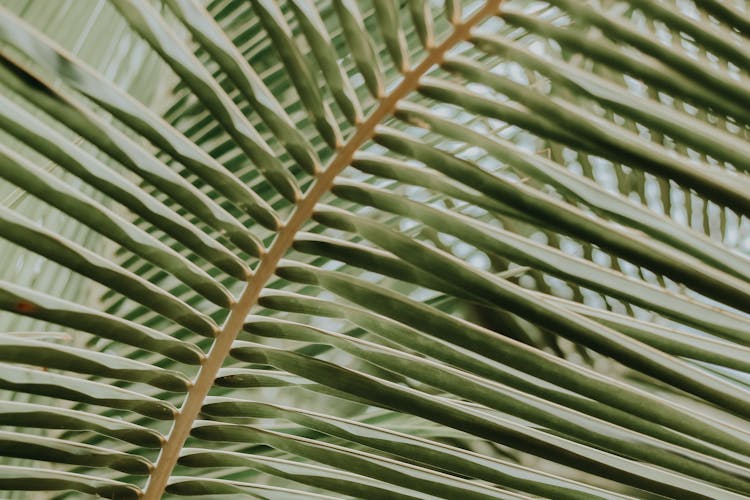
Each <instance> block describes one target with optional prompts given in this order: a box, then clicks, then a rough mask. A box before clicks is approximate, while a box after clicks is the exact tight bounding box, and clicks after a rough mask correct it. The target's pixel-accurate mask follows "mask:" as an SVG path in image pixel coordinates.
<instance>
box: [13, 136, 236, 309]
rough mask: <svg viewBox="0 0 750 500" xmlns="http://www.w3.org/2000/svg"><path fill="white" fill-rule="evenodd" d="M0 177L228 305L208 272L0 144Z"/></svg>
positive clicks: (225, 294) (212, 299)
mask: <svg viewBox="0 0 750 500" xmlns="http://www.w3.org/2000/svg"><path fill="white" fill-rule="evenodd" d="M0 162H2V163H3V168H2V169H0V177H2V178H4V179H6V180H8V181H10V182H12V183H13V184H15V185H17V186H19V187H21V188H23V189H25V190H27V191H28V192H30V193H32V194H34V195H35V196H36V197H38V198H39V199H42V200H46V201H47V202H48V203H50V204H52V205H53V206H55V207H56V208H58V209H60V210H61V211H62V212H65V213H67V214H68V215H70V216H71V217H75V218H76V219H77V220H79V221H81V222H82V223H84V224H86V225H88V226H89V227H91V228H92V229H96V230H97V231H99V232H101V233H102V234H103V235H105V236H107V237H109V238H111V239H112V240H114V241H116V242H118V243H120V244H122V245H123V246H124V247H126V248H128V249H130V250H131V251H133V253H135V254H138V255H140V256H142V257H143V258H144V259H147V260H150V261H151V262H153V263H155V264H157V265H159V266H160V267H161V268H162V269H165V270H167V271H169V272H171V273H172V274H174V275H175V276H176V277H177V278H179V279H180V280H182V281H183V282H184V283H185V284H187V285H190V286H191V287H193V288H194V289H195V290H196V291H198V292H200V293H201V294H202V295H204V296H205V297H206V298H208V299H210V300H211V301H212V302H214V303H216V304H217V305H221V306H225V307H226V306H228V305H230V304H231V298H230V295H229V292H228V291H227V290H226V289H225V288H224V287H223V286H222V285H221V284H220V283H218V282H216V280H214V279H212V278H211V277H210V276H209V275H208V273H206V272H205V271H203V270H202V269H201V268H200V267H198V266H197V265H195V264H193V263H191V262H189V261H188V260H187V259H185V258H184V257H182V256H181V255H180V254H178V253H177V252H175V251H174V250H172V249H171V248H170V247H168V246H166V245H165V244H163V243H161V242H160V241H158V240H157V239H155V238H154V237H152V236H150V235H149V234H147V233H146V232H145V231H143V230H142V229H140V228H138V227H137V226H135V225H133V224H132V223H130V222H128V221H126V220H125V219H123V218H122V217H120V216H119V215H117V214H115V213H114V212H112V211H111V210H109V209H107V208H105V207H104V206H102V205H101V204H99V203H97V202H96V201H94V200H92V199H90V198H88V197H86V196H85V195H83V194H81V193H79V192H78V191H76V190H74V189H73V188H71V187H69V186H67V185H66V184H65V183H63V182H62V181H60V180H59V179H57V178H55V177H53V176H52V175H50V174H48V173H46V172H44V171H43V170H42V169H40V168H38V167H36V166H34V165H32V164H30V163H29V162H28V161H27V160H26V159H24V158H22V157H20V156H18V155H17V154H16V153H14V152H12V151H10V150H8V149H6V148H5V146H2V145H0Z"/></svg>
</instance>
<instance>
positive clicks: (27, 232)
mask: <svg viewBox="0 0 750 500" xmlns="http://www.w3.org/2000/svg"><path fill="white" fill-rule="evenodd" d="M0 234H2V236H3V237H4V238H5V239H8V240H10V241H13V242H14V243H16V244H18V245H21V246H22V247H24V248H28V249H29V250H32V251H34V252H36V253H38V254H40V255H44V256H45V257H47V258H49V259H51V260H54V261H55V262H58V263H60V264H62V265H64V266H65V267H67V268H68V269H73V270H75V271H77V272H79V273H81V274H82V275H84V276H88V277H89V278H91V279H92V280H95V281H98V282H100V283H102V284H103V285H106V286H109V287H110V288H111V289H112V290H116V291H119V292H120V293H122V294H123V295H125V296H127V297H129V298H131V299H133V300H135V301H138V302H141V303H143V304H145V305H147V306H148V307H150V308H152V309H153V310H155V311H157V312H159V313H161V314H164V315H165V316H167V317H169V318H171V319H173V320H175V321H176V322H178V323H180V324H181V325H183V326H186V327H187V328H190V329H191V330H193V331H195V332H197V333H200V334H201V335H205V336H209V337H213V336H214V335H215V334H216V331H217V330H218V328H219V327H218V326H217V325H216V323H214V322H213V320H211V318H209V317H207V316H205V315H204V314H202V313H200V312H199V311H196V310H195V309H194V308H192V307H190V306H189V305H187V304H185V303H184V302H182V301H180V300H179V299H177V298H175V297H174V296H172V295H170V294H168V293H166V292H164V291H163V290H161V289H160V288H158V287H156V286H154V285H153V284H151V283H149V282H148V281H146V280H144V279H143V278H141V277H139V276H137V275H135V274H133V273H130V272H128V271H126V270H123V269H122V268H120V267H118V266H115V265H113V264H112V263H111V262H108V261H107V260H105V259H103V258H101V257H100V256H98V255H96V254H95V253H93V252H91V251H89V250H86V249H85V248H83V247H81V246H80V245H77V244H76V243H73V242H72V241H68V240H65V239H63V238H61V237H59V236H57V235H56V234H54V233H52V232H51V231H49V230H47V229H44V228H43V227H41V226H37V225H35V224H34V223H33V221H31V220H29V219H27V218H25V217H23V216H21V215H19V214H17V213H16V212H14V211H11V210H8V209H5V208H3V207H0Z"/></svg>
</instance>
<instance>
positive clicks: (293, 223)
mask: <svg viewBox="0 0 750 500" xmlns="http://www.w3.org/2000/svg"><path fill="white" fill-rule="evenodd" d="M501 3H502V0H488V1H487V2H486V3H485V5H484V6H483V7H482V8H480V9H479V10H477V11H476V12H475V13H474V14H473V15H472V16H471V17H470V18H469V19H467V20H466V21H465V22H463V23H460V24H455V25H454V29H453V32H452V33H451V34H450V36H448V38H446V39H445V40H444V41H443V42H442V43H440V44H439V45H437V46H434V47H432V48H430V49H429V51H428V53H427V57H425V58H424V59H423V60H422V62H421V63H419V65H417V66H416V67H414V68H413V69H412V70H410V71H408V72H407V73H405V74H404V76H403V79H402V80H401V82H400V83H399V84H398V86H396V88H394V89H393V91H392V92H391V93H390V94H388V95H386V96H385V97H384V98H382V100H381V102H380V104H379V105H378V107H377V108H376V109H375V110H374V111H373V113H372V114H371V115H370V116H369V117H368V118H367V119H366V120H364V121H363V122H361V123H360V124H358V126H357V131H356V133H355V134H354V136H352V137H351V139H349V140H348V141H347V142H346V143H345V144H344V145H343V146H342V147H341V148H339V149H338V151H337V153H336V156H335V157H334V158H333V160H332V161H331V163H330V164H329V166H328V168H327V169H325V170H324V171H322V172H320V173H319V174H318V175H317V179H316V180H315V182H314V183H313V185H312V187H311V188H310V189H309V190H308V191H307V193H305V195H304V196H303V197H302V198H300V199H299V200H297V207H296V208H295V210H294V212H293V213H292V216H291V217H290V219H289V221H288V222H287V223H286V224H285V225H284V226H283V227H282V228H281V229H280V230H279V233H278V235H277V237H276V239H275V240H274V241H273V243H272V244H271V247H270V248H269V250H268V252H267V253H266V254H265V255H263V256H261V260H260V264H259V265H258V268H257V271H256V272H255V273H254V274H253V275H252V276H251V277H249V278H248V282H247V285H246V286H245V289H244V290H243V291H242V294H241V295H240V298H239V300H238V301H237V303H235V304H234V305H233V306H232V309H231V312H230V314H229V316H228V317H227V320H226V322H225V323H224V326H223V327H222V329H221V332H220V333H219V334H218V336H217V338H216V341H215V343H214V344H213V346H212V347H211V350H210V351H209V353H208V356H207V357H206V359H205V361H204V363H203V364H202V366H201V368H200V371H199V372H198V376H197V377H196V379H195V381H194V383H193V386H192V387H191V388H190V391H189V392H188V394H187V398H186V399H185V403H184V404H183V406H182V408H181V409H180V411H179V413H178V414H177V416H176V418H175V420H174V424H173V426H172V430H171V432H170V433H169V436H168V437H167V441H166V443H165V444H164V446H163V448H162V451H161V453H160V454H159V458H158V461H157V462H156V466H155V468H154V471H153V473H152V474H151V478H150V479H149V482H148V484H147V485H146V488H145V491H144V494H143V498H144V500H159V499H160V498H161V497H162V495H163V494H164V490H165V488H166V485H167V482H168V480H169V477H170V476H171V474H172V469H174V466H175V464H176V463H177V460H178V458H179V456H180V452H181V450H182V448H183V446H184V444H185V441H186V440H187V437H188V436H189V434H190V430H191V429H192V427H193V423H194V422H195V420H196V418H197V417H198V415H199V414H200V410H201V407H202V406H203V401H204V400H205V398H206V396H207V395H208V392H209V390H210V389H211V387H212V386H213V383H214V379H215V378H216V374H217V373H218V371H219V369H220V368H221V366H222V365H223V363H224V360H225V359H226V358H227V356H228V355H229V351H230V349H231V347H232V344H233V343H234V340H235V339H236V337H237V335H238V334H239V332H240V331H241V330H242V326H243V324H244V322H245V318H246V317H247V315H248V314H249V313H250V310H251V309H252V308H253V306H254V305H256V303H257V301H258V297H259V296H260V293H261V292H262V291H263V289H264V288H265V286H266V283H267V282H268V280H269V279H270V278H271V276H273V274H274V273H275V271H276V268H277V266H278V263H279V261H280V260H281V259H282V257H283V256H284V255H285V254H286V252H287V251H288V250H289V248H290V247H291V245H292V243H293V242H294V238H295V236H296V235H297V232H298V231H299V230H300V228H301V227H302V225H303V224H304V223H305V222H306V221H307V220H308V219H309V218H310V217H311V216H312V214H313V211H314V209H315V206H316V205H317V204H318V202H319V201H320V199H321V198H322V197H323V195H325V194H326V193H327V192H328V191H329V190H330V189H331V187H332V186H333V183H334V181H335V179H336V177H337V176H338V175H339V174H340V173H341V171H343V170H344V169H345V168H346V167H347V166H348V165H349V164H350V163H351V161H352V159H353V158H354V154H355V153H356V152H357V151H358V150H359V149H360V148H361V147H362V145H363V144H365V142H367V141H368V140H370V139H371V138H372V136H373V135H374V132H375V128H376V127H377V126H378V125H379V124H380V123H381V122H382V121H383V119H384V118H386V117H387V116H389V115H391V114H392V113H393V112H394V111H395V109H396V106H397V105H398V103H399V101H401V99H403V98H404V97H406V96H407V95H409V94H410V93H411V92H412V91H414V90H416V88H417V86H418V85H419V80H420V78H421V77H422V76H423V75H425V74H426V73H427V71H429V69H430V68H432V67H433V66H434V65H436V64H440V62H441V61H442V59H443V57H444V55H445V54H446V52H447V51H448V50H450V49H451V48H453V47H454V46H455V45H456V44H457V43H459V42H461V41H464V40H467V39H468V38H469V36H470V32H471V29H472V28H473V27H474V26H476V25H478V24H479V23H481V22H482V21H484V20H485V19H487V18H488V17H490V16H492V15H495V14H496V13H498V11H499V7H500V4H501Z"/></svg>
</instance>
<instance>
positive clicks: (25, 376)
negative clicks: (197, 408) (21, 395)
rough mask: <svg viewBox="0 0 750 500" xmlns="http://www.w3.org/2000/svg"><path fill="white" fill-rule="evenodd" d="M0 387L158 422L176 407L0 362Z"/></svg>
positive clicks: (104, 386) (134, 394) (72, 378)
mask: <svg viewBox="0 0 750 500" xmlns="http://www.w3.org/2000/svg"><path fill="white" fill-rule="evenodd" d="M0 387H2V388H3V389H6V390H10V391H19V392H25V393H27V394H38V395H42V396H50V397H55V398H59V399H66V400H69V401H77V402H80V403H88V404H94V405H99V406H104V407H107V408H117V409H120V410H129V411H133V412H136V413H140V414H141V415H145V416H148V417H151V418H156V419H159V420H171V419H173V418H174V417H175V414H176V412H177V410H176V408H175V407H174V406H172V405H171V404H170V403H169V402H167V401H161V400H158V399H155V398H152V397H149V396H145V395H141V394H138V393H136V392H133V391H128V390H125V389H120V388H118V387H115V386H110V385H105V384H102V383H99V382H91V381H89V380H86V379H81V378H74V377H68V376H66V375H58V374H56V373H52V372H46V371H41V370H37V369H30V368H20V367H17V366H13V365H8V364H5V363H0Z"/></svg>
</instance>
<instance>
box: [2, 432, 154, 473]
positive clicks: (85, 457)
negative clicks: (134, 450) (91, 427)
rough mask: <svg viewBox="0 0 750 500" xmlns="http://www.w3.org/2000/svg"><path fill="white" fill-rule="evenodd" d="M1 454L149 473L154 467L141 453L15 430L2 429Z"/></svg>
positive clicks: (127, 471) (128, 471)
mask: <svg viewBox="0 0 750 500" xmlns="http://www.w3.org/2000/svg"><path fill="white" fill-rule="evenodd" d="M0 453H2V454H3V456H6V457H17V458H29V459H33V460H42V461H48V462H56V463H68V464H76V465H84V466H87V467H109V468H111V469H114V470H118V471H121V472H126V473H128V474H138V475H147V474H149V473H150V472H151V469H152V465H151V464H150V463H149V462H148V460H146V459H145V458H143V457H140V456H138V455H130V454H127V453H122V452H117V451H113V450H109V449H107V448H99V447H96V446H88V445H83V444H79V443H73V442H68V441H63V440H60V439H50V438H45V437H39V436H32V435H29V434H18V433H15V432H2V431H0Z"/></svg>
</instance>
